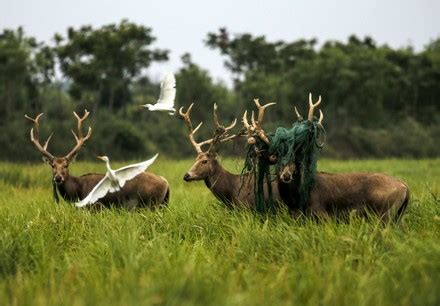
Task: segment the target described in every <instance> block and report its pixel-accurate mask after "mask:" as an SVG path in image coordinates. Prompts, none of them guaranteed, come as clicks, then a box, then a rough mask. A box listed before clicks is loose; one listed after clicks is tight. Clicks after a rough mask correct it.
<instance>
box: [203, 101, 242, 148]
mask: <svg viewBox="0 0 440 306" xmlns="http://www.w3.org/2000/svg"><path fill="white" fill-rule="evenodd" d="M213 119H214V125H215V133H214V137H213V138H212V142H211V146H210V147H209V149H208V151H211V150H212V149H213V148H214V146H215V145H216V144H217V143H219V142H226V141H228V140H231V139H234V138H235V137H236V135H235V134H234V135H228V132H229V131H230V130H231V129H232V128H234V126H235V125H236V124H237V119H236V118H234V120H232V122H231V124H230V125H229V126H227V127H225V126H223V125H221V124H220V123H219V121H218V115H217V103H214V109H213Z"/></svg>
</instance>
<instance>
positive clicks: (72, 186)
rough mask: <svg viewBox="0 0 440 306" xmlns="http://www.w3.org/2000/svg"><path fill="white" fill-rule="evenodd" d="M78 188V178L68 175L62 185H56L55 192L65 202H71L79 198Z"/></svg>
mask: <svg viewBox="0 0 440 306" xmlns="http://www.w3.org/2000/svg"><path fill="white" fill-rule="evenodd" d="M80 187H81V184H80V181H79V178H77V177H75V176H73V175H68V176H67V177H66V179H65V180H64V182H63V183H62V184H59V185H57V190H58V192H59V193H60V195H61V196H62V197H63V199H64V200H65V201H68V202H73V201H77V200H78V199H80V198H81V188H80Z"/></svg>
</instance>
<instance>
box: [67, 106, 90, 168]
mask: <svg viewBox="0 0 440 306" xmlns="http://www.w3.org/2000/svg"><path fill="white" fill-rule="evenodd" d="M89 114H90V113H89V112H88V111H87V110H86V109H85V110H84V116H82V117H80V116H78V114H77V113H76V112H73V115H74V116H75V118H76V120H77V122H78V125H77V129H78V131H77V133H75V132H74V131H73V130H71V131H72V134H73V137H75V141H76V145H75V147H74V148H73V149H72V150H71V151H70V152H69V153H68V154H67V155H66V156H65V158H66V159H68V160H69V161H70V160H72V159H73V158H74V157H75V155H76V154H78V151H79V149H81V147H82V146H83V145H84V143H85V142H86V141H87V140H88V139H89V138H90V136H92V128H91V127H90V126H89V129H88V131H87V135H86V136H85V137H84V136H83V133H82V123H83V122H84V120H86V119H87V117H88V116H89Z"/></svg>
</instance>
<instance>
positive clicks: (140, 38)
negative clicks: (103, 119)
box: [55, 20, 168, 110]
mask: <svg viewBox="0 0 440 306" xmlns="http://www.w3.org/2000/svg"><path fill="white" fill-rule="evenodd" d="M151 32H152V30H151V28H148V27H145V26H142V25H136V24H134V23H131V22H128V21H127V20H123V21H121V22H120V23H119V24H118V25H116V24H110V25H105V26H103V27H101V28H99V29H93V28H92V27H91V26H83V27H81V28H80V29H78V30H75V29H73V28H69V29H68V30H67V38H63V37H62V36H61V35H59V34H56V35H55V41H56V49H55V51H56V53H57V56H58V58H59V61H60V67H61V71H62V72H63V73H64V75H65V76H66V77H68V78H69V79H70V80H71V81H72V84H71V86H70V89H69V92H70V94H71V95H72V96H73V97H74V98H76V99H83V100H86V99H88V98H89V99H90V100H92V101H91V102H92V103H94V104H95V105H94V106H95V110H96V108H97V106H98V104H101V105H105V106H107V107H108V108H109V109H110V110H112V109H114V108H117V109H118V108H121V107H123V106H124V105H126V104H128V103H129V102H130V101H131V92H130V88H129V86H130V84H131V82H132V80H133V78H135V77H136V76H139V75H140V73H141V71H142V70H143V69H145V68H147V67H149V66H150V64H151V63H152V62H154V61H165V60H167V59H168V51H167V50H162V49H152V48H151V46H150V45H151V44H152V43H153V42H154V41H155V37H154V36H152V34H151Z"/></svg>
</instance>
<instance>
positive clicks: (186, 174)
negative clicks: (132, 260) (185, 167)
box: [183, 172, 191, 182]
mask: <svg viewBox="0 0 440 306" xmlns="http://www.w3.org/2000/svg"><path fill="white" fill-rule="evenodd" d="M183 180H184V181H185V182H189V181H190V180H191V175H190V174H189V173H188V172H187V173H185V175H184V176H183Z"/></svg>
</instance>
